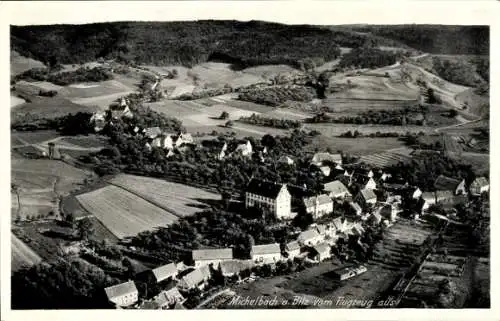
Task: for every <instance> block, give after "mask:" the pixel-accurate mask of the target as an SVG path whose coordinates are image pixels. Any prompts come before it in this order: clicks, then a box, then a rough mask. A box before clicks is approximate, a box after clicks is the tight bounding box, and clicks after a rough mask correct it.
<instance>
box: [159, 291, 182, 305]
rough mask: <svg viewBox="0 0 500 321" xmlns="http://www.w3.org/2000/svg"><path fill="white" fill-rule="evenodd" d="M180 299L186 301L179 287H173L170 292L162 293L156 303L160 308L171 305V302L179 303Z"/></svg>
mask: <svg viewBox="0 0 500 321" xmlns="http://www.w3.org/2000/svg"><path fill="white" fill-rule="evenodd" d="M178 299H180V300H181V301H184V297H183V296H182V294H181V293H180V292H179V289H177V287H173V288H171V289H170V290H167V291H161V292H160V293H159V294H158V295H157V296H156V297H155V298H154V302H155V303H156V304H158V305H159V306H160V307H162V306H164V305H166V304H169V303H171V302H174V301H177V300H178Z"/></svg>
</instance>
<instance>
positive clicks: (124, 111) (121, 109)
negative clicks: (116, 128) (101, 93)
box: [109, 103, 134, 119]
mask: <svg viewBox="0 0 500 321" xmlns="http://www.w3.org/2000/svg"><path fill="white" fill-rule="evenodd" d="M109 111H110V113H111V118H112V119H120V118H122V117H125V118H132V117H133V116H134V114H133V113H132V111H131V110H130V108H129V107H128V105H127V104H126V103H125V104H123V103H121V104H118V103H114V104H111V105H110V106H109Z"/></svg>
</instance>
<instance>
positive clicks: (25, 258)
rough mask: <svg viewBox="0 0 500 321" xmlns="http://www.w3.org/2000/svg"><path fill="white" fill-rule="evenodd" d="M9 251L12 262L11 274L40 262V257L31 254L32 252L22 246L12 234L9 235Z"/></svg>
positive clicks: (24, 245) (33, 253) (27, 247)
mask: <svg viewBox="0 0 500 321" xmlns="http://www.w3.org/2000/svg"><path fill="white" fill-rule="evenodd" d="M10 241H11V251H12V261H11V268H12V270H11V271H12V272H15V271H17V270H19V269H21V268H22V267H29V266H32V265H35V264H38V263H40V262H41V261H42V259H41V258H40V256H38V254H36V253H35V252H33V250H32V249H31V248H30V247H29V246H27V245H26V244H24V243H23V242H22V241H21V240H20V239H18V238H17V237H16V236H15V235H14V234H12V233H11V236H10Z"/></svg>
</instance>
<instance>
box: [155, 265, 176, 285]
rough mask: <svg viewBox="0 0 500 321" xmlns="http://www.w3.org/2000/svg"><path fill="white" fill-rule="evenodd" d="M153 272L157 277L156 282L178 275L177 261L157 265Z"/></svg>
mask: <svg viewBox="0 0 500 321" xmlns="http://www.w3.org/2000/svg"><path fill="white" fill-rule="evenodd" d="M151 272H153V275H154V276H155V278H156V282H161V281H163V280H165V279H167V278H169V277H171V276H174V275H176V274H177V267H176V266H175V263H169V264H165V265H162V266H160V267H157V268H156V269H153V270H152V271H151Z"/></svg>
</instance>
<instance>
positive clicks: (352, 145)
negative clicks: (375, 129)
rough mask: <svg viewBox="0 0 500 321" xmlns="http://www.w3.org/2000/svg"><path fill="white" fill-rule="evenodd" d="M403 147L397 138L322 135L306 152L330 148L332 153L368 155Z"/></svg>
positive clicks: (313, 140) (315, 139) (317, 137)
mask: <svg viewBox="0 0 500 321" xmlns="http://www.w3.org/2000/svg"><path fill="white" fill-rule="evenodd" d="M402 146H404V144H403V142H402V141H400V140H399V139H398V138H395V137H376V138H371V137H358V138H355V139H353V138H344V137H328V136H327V135H320V136H316V137H314V138H313V139H312V142H311V144H309V145H307V146H306V147H305V150H306V151H309V152H315V150H316V149H318V150H326V149H327V148H329V149H330V150H332V151H337V150H341V151H343V152H345V153H350V154H354V155H367V154H372V153H382V152H385V151H387V150H388V149H394V148H400V147H402Z"/></svg>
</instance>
